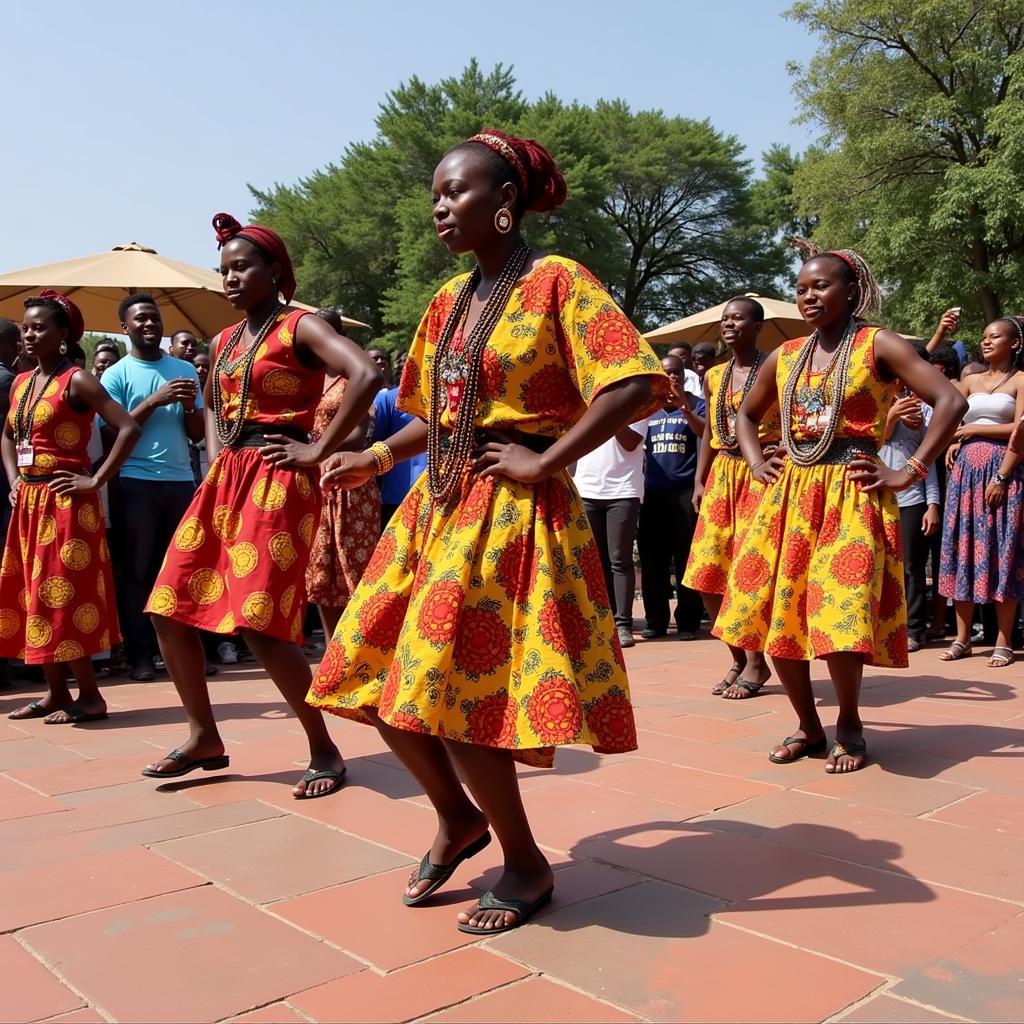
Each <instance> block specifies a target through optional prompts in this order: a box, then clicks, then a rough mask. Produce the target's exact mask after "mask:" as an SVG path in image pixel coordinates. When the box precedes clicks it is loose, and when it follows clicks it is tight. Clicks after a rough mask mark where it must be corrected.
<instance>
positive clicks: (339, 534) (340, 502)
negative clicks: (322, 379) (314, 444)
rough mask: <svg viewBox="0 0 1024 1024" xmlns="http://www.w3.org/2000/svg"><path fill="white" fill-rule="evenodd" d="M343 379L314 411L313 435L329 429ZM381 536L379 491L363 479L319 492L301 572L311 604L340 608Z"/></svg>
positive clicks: (372, 482) (338, 379)
mask: <svg viewBox="0 0 1024 1024" xmlns="http://www.w3.org/2000/svg"><path fill="white" fill-rule="evenodd" d="M347 383H348V381H346V380H345V378H344V377H335V378H334V380H332V381H331V383H330V384H328V385H327V390H326V391H325V392H324V397H323V398H322V399H321V400H320V405H319V406H318V407H317V410H316V421H315V423H314V425H313V437H314V439H316V438H319V437H320V436H322V435H323V432H324V431H325V430H326V429H327V428H328V426H330V423H331V420H333V419H334V416H335V414H336V413H337V411H338V406H339V405H341V399H342V396H343V395H344V394H345V385H346V384H347ZM379 536H380V487H378V486H377V481H376V480H367V481H366V483H365V484H363V485H362V486H361V487H354V488H353V489H352V490H351V491H343V490H341V488H338V487H331V488H328V489H327V490H326V491H325V492H324V508H323V513H322V515H321V516H320V528H319V529H318V530H317V531H316V537H315V538H314V539H313V553H312V555H311V556H310V559H309V568H308V569H307V570H306V596H307V597H308V598H309V600H310V601H311V602H312V603H313V604H322V605H325V606H326V607H328V608H344V607H345V605H347V604H348V602H349V599H350V598H351V597H352V591H354V590H355V589H356V584H357V583H358V582H359V577H360V576H362V575H363V570H364V569H365V568H366V565H367V563H368V562H369V561H370V556H371V555H372V554H373V549H374V548H375V547H376V546H377V538H378V537H379Z"/></svg>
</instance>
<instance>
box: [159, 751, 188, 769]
mask: <svg viewBox="0 0 1024 1024" xmlns="http://www.w3.org/2000/svg"><path fill="white" fill-rule="evenodd" d="M164 760H165V761H175V762H177V763H178V764H180V765H181V766H182V767H184V766H185V765H187V764H188V763H189V762H188V756H187V755H185V754H183V753H182V752H181V751H180V750H172V751H171V752H170V753H169V754H164Z"/></svg>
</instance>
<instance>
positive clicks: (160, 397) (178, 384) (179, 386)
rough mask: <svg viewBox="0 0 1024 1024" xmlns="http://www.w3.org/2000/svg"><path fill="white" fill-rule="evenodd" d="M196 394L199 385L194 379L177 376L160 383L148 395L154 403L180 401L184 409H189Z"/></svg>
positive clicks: (166, 403)
mask: <svg viewBox="0 0 1024 1024" xmlns="http://www.w3.org/2000/svg"><path fill="white" fill-rule="evenodd" d="M198 394H199V386H198V385H197V384H196V382H195V381H194V380H189V379H188V378H187V377H178V378H176V379H175V380H169V381H168V382H167V383H166V384H163V385H161V386H160V387H159V388H158V389H157V390H156V391H154V392H153V394H152V395H151V396H150V401H151V402H152V403H153V404H154V405H173V404H174V403H175V402H181V404H182V405H183V406H184V407H185V408H186V409H191V408H193V406H195V404H196V396H197V395H198Z"/></svg>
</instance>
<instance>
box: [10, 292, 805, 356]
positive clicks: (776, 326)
mask: <svg viewBox="0 0 1024 1024" xmlns="http://www.w3.org/2000/svg"><path fill="white" fill-rule="evenodd" d="M0 280H2V279H0ZM747 297H748V298H751V299H757V301H758V302H760V303H761V305H762V306H764V327H762V328H761V333H760V335H759V336H758V344H759V345H760V346H761V347H762V348H763V349H766V350H771V349H773V348H777V347H778V346H779V345H781V344H782V342H784V341H787V340H789V339H790V338H802V337H804V336H805V335H806V334H808V333H809V331H808V329H807V324H806V323H805V321H804V319H803V317H802V316H800V311H799V310H798V309H797V308H796V304H795V303H793V302H782V301H781V300H779V299H767V298H764V297H763V296H761V295H758V294H757V293H756V292H747ZM727 302H728V300H726V302H720V303H719V304H718V305H717V306H712V307H711V308H710V309H705V310H702V311H701V312H700V313H693V314H691V315H690V316H687V317H683V319H682V320H676V321H675V322H674V323H670V324H666V325H665V326H664V327H658V328H656V329H655V330H653V331H649V332H648V333H647V334H646V335H645V337H646V338H647V340H648V341H649V342H652V343H653V344H655V345H659V344H665V343H668V344H673V343H677V342H680V341H688V342H689V343H690V344H691V345H694V344H696V343H697V342H698V341H713V342H717V341H718V326H719V323H720V322H721V319H722V310H723V309H725V307H726V304H727Z"/></svg>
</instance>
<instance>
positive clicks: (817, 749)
mask: <svg viewBox="0 0 1024 1024" xmlns="http://www.w3.org/2000/svg"><path fill="white" fill-rule="evenodd" d="M793 743H802V744H803V749H802V750H800V751H799V752H798V753H795V754H794V755H793V756H792V757H776V756H775V755H774V754H771V753H770V754H769V755H768V760H769V761H771V763H772V764H792V763H793V762H794V761H802V760H803V759H804V758H805V757H810V756H811V755H812V754H824V753H825V750H826V748H827V747H828V739H827V738H826V737H825V736H822V737H821V739H820V740H814V742H813V743H812V742H810V741H809V740H806V739H804V737H803V736H787V737H786V738H785V739H784V740H783V741H782V742H781V743H780V744H779V746H780V747H788V746H789V745H790V744H793Z"/></svg>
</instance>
